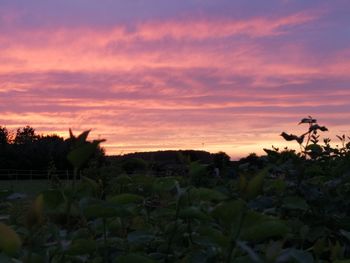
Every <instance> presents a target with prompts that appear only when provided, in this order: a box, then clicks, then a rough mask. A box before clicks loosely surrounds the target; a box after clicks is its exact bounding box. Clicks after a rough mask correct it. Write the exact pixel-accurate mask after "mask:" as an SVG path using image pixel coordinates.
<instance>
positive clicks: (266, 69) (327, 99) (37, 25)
mask: <svg viewBox="0 0 350 263" xmlns="http://www.w3.org/2000/svg"><path fill="white" fill-rule="evenodd" d="M308 115H312V116H313V117H315V118H317V119H318V120H319V122H320V124H321V125H326V126H328V128H329V129H330V132H329V133H327V134H326V136H327V137H331V138H333V139H334V137H335V134H343V133H347V134H349V135H350V133H349V130H350V1H348V0H333V1H328V0H327V1H326V0H310V1H301V0H279V1H277V0H271V1H261V0H251V1H246V0H239V1H232V0H171V1H170V0H133V1H126V0H124V1H121V0H104V1H101V0H56V1H44V0H33V1H25V0H0V125H1V126H6V127H8V128H10V129H15V128H18V127H23V126H25V125H30V126H33V127H34V128H35V129H36V130H37V132H38V133H43V134H46V133H56V134H59V135H62V136H67V135H68V129H69V128H72V129H73V131H76V133H78V132H80V131H83V130H86V129H90V128H92V138H93V137H95V138H97V137H101V138H105V139H107V142H106V143H104V144H103V146H104V148H105V149H106V151H107V153H108V154H120V153H127V152H134V151H152V150H164V149H200V150H208V151H211V152H217V151H225V152H227V153H229V154H230V155H231V156H232V157H239V156H243V155H245V154H248V153H250V152H258V153H260V152H261V150H262V148H264V147H267V148H270V147H271V145H276V146H278V145H285V143H284V141H283V140H282V138H281V137H280V136H279V134H280V133H281V131H288V132H294V133H298V131H300V130H301V129H302V127H300V126H297V125H296V124H297V123H298V121H299V120H300V119H301V118H303V117H306V116H308Z"/></svg>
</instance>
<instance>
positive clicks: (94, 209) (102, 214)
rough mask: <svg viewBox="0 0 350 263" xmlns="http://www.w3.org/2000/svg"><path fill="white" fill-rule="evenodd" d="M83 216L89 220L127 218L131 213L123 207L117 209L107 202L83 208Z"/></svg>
mask: <svg viewBox="0 0 350 263" xmlns="http://www.w3.org/2000/svg"><path fill="white" fill-rule="evenodd" d="M83 214H84V215H85V216H86V217H87V218H109V217H125V216H128V215H130V212H128V210H126V209H125V208H122V207H115V206H113V205H110V204H108V203H107V202H103V201H101V202H95V203H93V204H89V205H87V206H86V207H85V208H83Z"/></svg>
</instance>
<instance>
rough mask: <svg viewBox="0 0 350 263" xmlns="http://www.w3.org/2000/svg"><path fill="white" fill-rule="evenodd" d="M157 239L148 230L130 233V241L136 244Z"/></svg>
mask: <svg viewBox="0 0 350 263" xmlns="http://www.w3.org/2000/svg"><path fill="white" fill-rule="evenodd" d="M154 239H155V236H154V235H153V234H152V233H150V232H148V231H142V230H139V231H134V232H131V233H129V234H128V241H129V242H130V243H136V244H146V243H149V242H151V241H152V240H154Z"/></svg>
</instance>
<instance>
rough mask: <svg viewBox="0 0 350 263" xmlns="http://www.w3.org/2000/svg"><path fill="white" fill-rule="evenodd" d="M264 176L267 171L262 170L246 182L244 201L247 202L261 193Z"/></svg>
mask: <svg viewBox="0 0 350 263" xmlns="http://www.w3.org/2000/svg"><path fill="white" fill-rule="evenodd" d="M266 174H267V170H266V169H264V170H263V171H261V172H259V173H258V174H257V175H256V176H254V177H253V179H251V180H250V181H249V182H248V185H247V188H246V189H245V191H244V193H243V194H244V197H245V199H247V200H251V199H254V198H255V197H257V196H258V195H259V194H260V193H261V192H262V188H263V182H264V178H265V176H266Z"/></svg>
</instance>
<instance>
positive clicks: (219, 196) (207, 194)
mask: <svg viewBox="0 0 350 263" xmlns="http://www.w3.org/2000/svg"><path fill="white" fill-rule="evenodd" d="M190 194H191V199H193V200H196V199H198V200H201V201H222V200H225V199H227V196H226V195H224V194H223V193H221V192H219V191H215V190H212V189H209V188H204V187H201V188H194V189H192V190H191V191H190Z"/></svg>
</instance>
